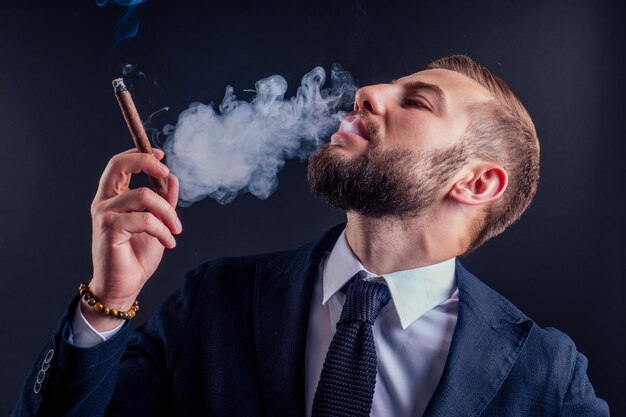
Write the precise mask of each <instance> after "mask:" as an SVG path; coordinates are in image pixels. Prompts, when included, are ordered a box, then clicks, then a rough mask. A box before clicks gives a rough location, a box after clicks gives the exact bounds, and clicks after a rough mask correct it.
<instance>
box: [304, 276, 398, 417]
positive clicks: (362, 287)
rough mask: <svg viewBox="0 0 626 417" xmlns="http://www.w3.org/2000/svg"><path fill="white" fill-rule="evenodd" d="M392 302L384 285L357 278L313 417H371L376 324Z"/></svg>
mask: <svg viewBox="0 0 626 417" xmlns="http://www.w3.org/2000/svg"><path fill="white" fill-rule="evenodd" d="M388 301H389V289H388V288H387V286H386V285H384V284H379V283H375V282H370V281H363V280H362V279H361V278H360V277H359V275H358V274H357V275H355V276H354V277H353V278H352V279H351V281H350V282H349V283H348V289H347V291H346V302H345V304H344V305H343V309H342V310H341V318H340V319H339V321H338V322H337V331H336V332H335V335H334V336H333V339H332V340H331V342H330V347H329V348H328V353H327V354H326V360H325V361H324V366H323V367H322V374H321V376H320V381H319V383H318V385H317V390H316V391H315V396H314V397H313V409H312V413H311V415H312V417H323V416H324V417H331V416H332V417H339V416H346V417H358V416H363V417H365V416H369V415H370V411H371V409H372V399H373V398H374V387H375V385H376V346H375V345H374V335H373V334H372V325H373V324H374V320H376V316H377V315H378V312H379V311H380V309H381V308H382V307H383V306H384V305H385V304H387V302H388Z"/></svg>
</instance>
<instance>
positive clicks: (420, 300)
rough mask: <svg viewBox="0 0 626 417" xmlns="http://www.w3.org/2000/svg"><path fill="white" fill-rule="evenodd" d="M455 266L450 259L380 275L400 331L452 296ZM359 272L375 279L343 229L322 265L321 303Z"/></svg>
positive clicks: (454, 282) (454, 286) (453, 261)
mask: <svg viewBox="0 0 626 417" xmlns="http://www.w3.org/2000/svg"><path fill="white" fill-rule="evenodd" d="M455 266H456V265H455V258H452V259H448V260H447V261H443V262H440V263H437V264H433V265H428V266H424V267H420V268H414V269H407V270H404V271H397V272H392V273H389V274H385V275H383V276H382V277H383V278H384V280H385V282H386V283H387V286H388V287H389V292H390V293H391V299H392V300H393V304H394V305H395V309H396V311H397V313H398V316H399V317H400V323H401V324H402V329H406V328H407V327H409V326H410V325H411V323H413V322H414V321H415V320H417V319H419V318H420V317H421V316H422V315H423V314H424V313H426V312H427V311H430V310H432V309H433V308H435V307H436V306H438V305H439V304H441V303H442V302H444V301H446V300H447V299H448V298H450V297H451V296H452V294H453V293H454V291H455V289H456V280H455V275H454V273H455ZM359 271H364V272H365V274H366V276H367V277H374V276H376V274H373V273H371V272H369V271H368V270H367V269H365V267H364V266H363V264H361V262H360V261H359V260H358V259H357V257H356V256H355V255H354V253H353V252H352V249H350V246H349V245H348V240H347V238H346V232H345V230H344V231H343V232H342V233H341V236H339V239H338V240H337V243H335V247H334V248H333V250H332V252H331V253H330V255H329V257H328V259H327V261H326V264H325V265H324V272H323V284H324V285H323V287H324V293H323V298H322V304H326V303H327V302H328V300H329V299H330V298H331V297H332V296H333V295H335V293H337V291H339V290H340V289H341V287H343V286H344V285H345V284H346V282H348V280H349V279H350V278H352V277H353V276H354V275H355V274H356V273H357V272H359Z"/></svg>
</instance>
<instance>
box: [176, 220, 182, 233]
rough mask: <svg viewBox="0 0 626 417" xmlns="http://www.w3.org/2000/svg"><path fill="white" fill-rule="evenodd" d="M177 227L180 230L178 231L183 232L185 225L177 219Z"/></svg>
mask: <svg viewBox="0 0 626 417" xmlns="http://www.w3.org/2000/svg"><path fill="white" fill-rule="evenodd" d="M176 227H177V228H178V229H177V230H178V231H180V232H182V231H183V225H182V223H181V222H180V219H176Z"/></svg>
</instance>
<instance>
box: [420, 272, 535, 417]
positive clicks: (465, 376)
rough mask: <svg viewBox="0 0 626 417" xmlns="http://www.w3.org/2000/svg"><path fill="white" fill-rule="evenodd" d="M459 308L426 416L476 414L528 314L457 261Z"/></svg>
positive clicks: (511, 357) (526, 326)
mask: <svg viewBox="0 0 626 417" xmlns="http://www.w3.org/2000/svg"><path fill="white" fill-rule="evenodd" d="M456 270H457V282H458V288H459V314H458V320H457V325H456V328H455V330H454V334H453V336H452V343H451V345H450V352H449V354H448V360H447V362H446V366H445V368H444V371H443V375H442V377H441V380H440V381H439V385H438V386H437V389H436V390H435V393H434V394H433V397H432V399H431V401H430V403H429V404H428V407H427V408H426V411H425V412H424V417H444V416H446V417H448V416H460V415H462V416H467V417H472V416H479V415H480V414H481V413H482V412H483V410H484V409H485V407H486V406H487V405H488V404H489V402H490V401H491V399H492V398H493V396H494V394H495V393H496V392H497V391H498V389H499V388H500V386H501V385H502V382H503V381H504V379H505V378H506V376H507V375H508V374H509V371H510V370H511V368H512V366H513V364H514V363H515V360H516V359H517V357H518V354H519V352H520V351H521V349H522V347H523V346H524V343H525V342H526V339H527V337H528V333H529V331H530V329H531V324H532V322H530V320H529V319H527V318H525V317H524V316H523V315H522V314H521V313H520V312H519V311H517V309H515V307H513V306H512V305H511V304H510V303H508V302H507V301H506V300H504V299H503V298H502V297H501V296H500V295H498V294H496V293H495V292H494V291H493V290H491V289H490V288H488V287H487V286H486V285H484V284H483V283H481V282H480V281H479V280H478V279H477V278H475V277H474V276H473V275H471V274H470V273H469V272H467V271H466V270H465V269H464V268H463V267H462V266H461V264H460V263H459V262H457V269H456Z"/></svg>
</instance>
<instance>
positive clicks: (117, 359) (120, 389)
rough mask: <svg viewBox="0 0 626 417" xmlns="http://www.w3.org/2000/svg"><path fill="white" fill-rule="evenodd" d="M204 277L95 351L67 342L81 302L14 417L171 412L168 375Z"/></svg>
mask: <svg viewBox="0 0 626 417" xmlns="http://www.w3.org/2000/svg"><path fill="white" fill-rule="evenodd" d="M201 272H202V271H201V268H198V269H196V270H194V271H192V272H190V273H189V274H188V275H187V278H186V279H185V283H184V284H183V286H182V287H181V288H180V289H179V290H178V291H176V292H174V293H173V294H172V295H170V296H169V297H168V298H167V299H166V300H165V301H164V302H163V304H162V305H161V307H160V308H159V309H158V311H157V313H156V314H155V315H154V316H153V317H152V318H151V319H150V320H149V321H148V322H147V323H145V324H144V325H142V326H140V327H139V328H138V329H137V330H136V331H134V332H132V334H130V335H129V333H130V332H129V325H128V324H125V325H124V326H123V327H122V329H121V330H120V331H119V332H118V333H117V334H116V335H115V336H113V337H112V338H111V339H109V340H107V341H106V342H103V343H101V344H98V345H96V346H94V347H91V348H81V347H77V346H74V345H72V344H70V343H69V342H68V336H69V332H70V320H71V312H72V311H74V309H75V307H76V303H77V302H78V297H76V298H75V299H74V300H73V301H72V303H71V304H70V306H69V307H68V309H67V310H66V312H65V314H64V315H63V317H62V319H61V321H60V323H59V325H58V326H57V329H56V330H55V332H54V334H53V336H52V337H51V338H50V340H49V342H48V343H47V344H46V346H45V347H44V349H43V350H42V351H41V353H40V354H39V356H38V357H37V359H36V360H35V364H34V365H33V368H32V369H31V372H30V373H29V375H28V376H27V378H26V381H25V383H24V386H23V388H22V391H21V393H20V397H19V399H18V403H17V405H16V406H15V408H14V410H13V412H12V414H11V417H27V416H28V417H35V416H66V417H70V416H90V417H91V416H93V417H99V416H127V415H134V416H138V417H139V416H160V415H163V414H164V413H167V412H168V410H167V404H168V392H167V387H168V375H171V366H172V364H173V362H174V357H175V356H176V354H177V350H178V347H179V344H180V341H181V340H182V336H183V334H184V332H185V330H186V327H185V324H186V323H187V322H188V320H187V318H188V316H189V315H190V314H191V311H192V310H193V305H194V303H195V298H196V297H195V296H196V294H197V288H196V287H197V286H198V285H199V282H200V279H199V278H200V276H201V275H202V273H201ZM131 413H132V414H131Z"/></svg>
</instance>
